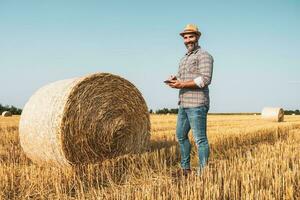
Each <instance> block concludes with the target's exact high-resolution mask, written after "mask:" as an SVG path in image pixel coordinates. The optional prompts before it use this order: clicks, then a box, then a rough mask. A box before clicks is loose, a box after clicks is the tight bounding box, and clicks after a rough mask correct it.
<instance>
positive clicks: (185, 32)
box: [179, 31, 201, 37]
mask: <svg viewBox="0 0 300 200" xmlns="http://www.w3.org/2000/svg"><path fill="white" fill-rule="evenodd" d="M188 33H195V34H196V35H198V36H200V35H201V32H199V31H184V32H181V33H179V35H181V36H182V37H183V36H184V35H185V34H188Z"/></svg>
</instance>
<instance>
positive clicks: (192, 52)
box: [185, 46, 201, 56]
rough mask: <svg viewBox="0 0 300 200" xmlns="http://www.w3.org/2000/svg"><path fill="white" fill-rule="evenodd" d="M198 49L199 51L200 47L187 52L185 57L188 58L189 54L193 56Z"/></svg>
mask: <svg viewBox="0 0 300 200" xmlns="http://www.w3.org/2000/svg"><path fill="white" fill-rule="evenodd" d="M199 49H201V47H200V46H197V47H196V48H195V49H194V50H193V51H191V52H187V53H186V54H185V55H187V56H189V55H191V54H195V53H197V52H198V51H199Z"/></svg>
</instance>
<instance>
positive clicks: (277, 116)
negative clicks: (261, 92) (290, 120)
mask: <svg viewBox="0 0 300 200" xmlns="http://www.w3.org/2000/svg"><path fill="white" fill-rule="evenodd" d="M261 117H262V119H266V120H270V121H276V122H283V120H284V110H283V109H282V108H272V107H265V108H263V110H262V112H261Z"/></svg>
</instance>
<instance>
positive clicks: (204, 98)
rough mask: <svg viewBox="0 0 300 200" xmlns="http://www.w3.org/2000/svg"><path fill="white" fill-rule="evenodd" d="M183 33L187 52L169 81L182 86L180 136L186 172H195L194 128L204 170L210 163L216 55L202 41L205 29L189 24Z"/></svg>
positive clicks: (179, 117) (178, 135) (170, 83)
mask: <svg viewBox="0 0 300 200" xmlns="http://www.w3.org/2000/svg"><path fill="white" fill-rule="evenodd" d="M180 35H181V36H182V38H183V41H184V44H185V46H186V48H187V53H186V54H185V56H184V57H183V58H182V59H181V60H180V64H179V70H178V73H177V76H171V77H170V78H169V83H168V85H169V86H170V87H172V88H176V89H180V90H179V102H178V105H179V109H178V118H177V127H176V136H177V139H178V142H179V145H180V153H181V167H182V169H183V170H182V172H183V174H184V175H188V174H189V173H190V172H191V169H190V152H191V144H190V141H189V138H188V133H189V131H190V129H192V132H193V137H194V140H195V143H196V145H197V148H198V157H199V169H200V170H201V169H203V168H204V167H205V166H206V164H207V161H208V157H209V143H208V140H207V135H206V126H207V112H208V110H209V89H208V85H209V84H210V82H211V79H212V72H213V57H212V56H211V55H210V54H209V53H208V52H207V51H205V50H203V49H202V48H201V47H200V46H199V45H198V40H199V38H200V36H201V32H200V31H199V30H198V27H197V26H196V25H193V24H188V25H187V26H186V27H185V29H184V31H183V32H182V33H180Z"/></svg>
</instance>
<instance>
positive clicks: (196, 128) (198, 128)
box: [176, 106, 209, 169]
mask: <svg viewBox="0 0 300 200" xmlns="http://www.w3.org/2000/svg"><path fill="white" fill-rule="evenodd" d="M207 112H208V107H207V106H199V107H195V108H183V107H179V109H178V117H177V127H176V136H177V139H178V142H179V145H180V153H181V167H182V168H183V169H190V153H191V143H190V141H189V138H188V133H189V131H190V130H191V129H192V132H193V136H194V140H195V143H196V145H197V148H198V157H199V167H200V169H201V168H203V167H205V165H206V164H207V161H208V157H209V144H208V140H207V135H206V122H207Z"/></svg>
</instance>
